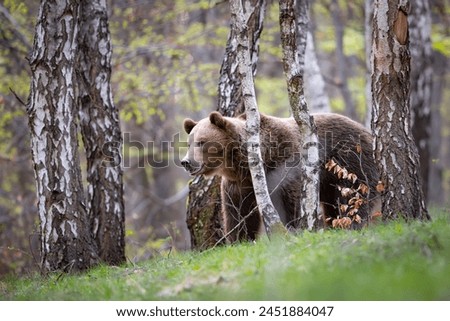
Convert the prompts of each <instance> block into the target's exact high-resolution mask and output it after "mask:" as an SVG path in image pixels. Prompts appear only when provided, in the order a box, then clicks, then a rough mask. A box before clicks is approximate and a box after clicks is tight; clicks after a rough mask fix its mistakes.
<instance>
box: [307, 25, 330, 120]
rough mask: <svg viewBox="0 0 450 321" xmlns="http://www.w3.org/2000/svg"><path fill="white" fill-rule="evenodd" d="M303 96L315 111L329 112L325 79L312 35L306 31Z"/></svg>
mask: <svg viewBox="0 0 450 321" xmlns="http://www.w3.org/2000/svg"><path fill="white" fill-rule="evenodd" d="M304 60H305V62H306V63H304V65H305V97H306V100H307V101H308V102H309V107H310V109H311V111H312V112H315V113H329V112H330V111H331V108H330V98H329V97H328V94H327V92H326V90H325V81H324V79H323V76H322V73H321V71H320V67H319V63H318V61H317V55H316V50H315V47H314V39H313V35H312V33H311V32H310V31H308V35H307V40H306V52H305V59H304Z"/></svg>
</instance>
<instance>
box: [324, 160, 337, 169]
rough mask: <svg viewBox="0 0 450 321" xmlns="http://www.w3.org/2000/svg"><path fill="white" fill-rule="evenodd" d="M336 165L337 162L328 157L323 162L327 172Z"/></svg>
mask: <svg viewBox="0 0 450 321" xmlns="http://www.w3.org/2000/svg"><path fill="white" fill-rule="evenodd" d="M336 165H337V163H336V162H335V161H334V160H333V159H330V160H329V161H328V162H327V163H326V164H325V169H326V170H327V171H329V172H331V171H332V170H333V168H334V167H335V166H336Z"/></svg>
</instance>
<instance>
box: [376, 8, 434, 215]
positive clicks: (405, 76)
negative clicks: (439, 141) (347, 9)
mask: <svg viewBox="0 0 450 321" xmlns="http://www.w3.org/2000/svg"><path fill="white" fill-rule="evenodd" d="M408 10H409V1H407V0H401V1H392V0H376V1H375V6H374V18H373V35H372V39H373V46H372V64H373V65H372V67H373V74H372V93H373V115H372V131H373V133H374V136H375V142H374V156H375V162H376V164H377V168H378V171H379V172H380V175H381V178H380V181H381V183H380V184H379V185H378V189H379V191H381V192H382V213H383V217H384V218H385V219H395V218H397V217H399V215H401V216H402V217H403V218H405V219H412V218H417V219H429V218H430V217H429V215H428V212H427V209H426V206H425V202H424V198H423V193H422V189H421V178H420V173H419V170H420V165H419V156H418V153H417V148H416V146H415V144H414V140H413V137H412V132H411V124H410V123H411V117H410V106H409V89H410V53H409V50H408V44H409V39H408V19H407V18H408Z"/></svg>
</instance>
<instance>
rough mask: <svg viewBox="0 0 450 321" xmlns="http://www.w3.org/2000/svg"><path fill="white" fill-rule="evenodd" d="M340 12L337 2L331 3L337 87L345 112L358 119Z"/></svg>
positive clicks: (336, 0)
mask: <svg viewBox="0 0 450 321" xmlns="http://www.w3.org/2000/svg"><path fill="white" fill-rule="evenodd" d="M341 15H342V10H341V8H340V7H339V1H338V0H332V1H331V16H332V18H333V25H334V30H335V36H336V68H337V69H336V72H337V78H338V86H339V89H340V91H341V94H342V98H343V99H344V103H345V112H346V114H347V115H348V116H349V117H350V118H352V119H355V120H356V119H358V115H357V113H356V106H355V102H354V101H353V98H352V94H351V92H350V89H349V87H348V78H349V75H348V70H349V66H348V64H347V57H346V56H345V54H344V26H345V23H344V21H343V19H342V17H341Z"/></svg>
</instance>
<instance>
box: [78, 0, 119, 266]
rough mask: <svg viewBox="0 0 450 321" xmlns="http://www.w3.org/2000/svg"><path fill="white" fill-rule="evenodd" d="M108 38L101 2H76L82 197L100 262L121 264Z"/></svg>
mask: <svg viewBox="0 0 450 321" xmlns="http://www.w3.org/2000/svg"><path fill="white" fill-rule="evenodd" d="M111 52H112V48H111V37H110V34H109V29H108V16H107V10H106V2H105V1H104V0H83V1H81V30H80V54H79V69H80V81H79V83H80V88H79V89H80V90H79V91H80V93H79V94H80V97H79V99H80V123H81V132H82V136H83V142H84V147H85V149H86V158H87V181H88V188H87V197H88V211H89V217H90V222H91V223H90V224H91V228H92V232H93V235H94V238H95V241H96V243H97V247H98V251H99V255H100V258H101V259H102V260H103V261H104V262H106V263H108V264H120V263H123V262H124V261H125V214H124V203H123V184H122V156H121V151H122V135H121V131H120V124H119V113H118V111H117V108H116V107H115V106H114V102H113V97H112V92H111V86H110V78H111Z"/></svg>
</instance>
